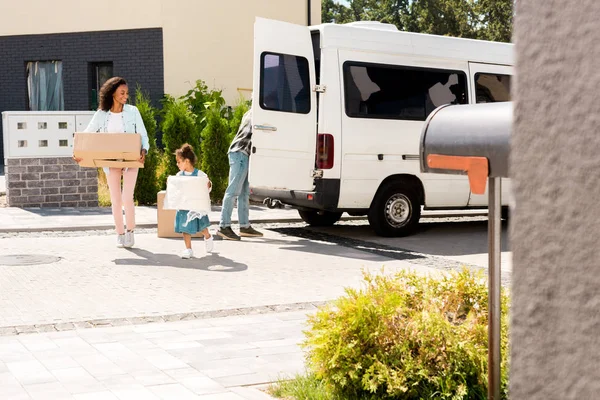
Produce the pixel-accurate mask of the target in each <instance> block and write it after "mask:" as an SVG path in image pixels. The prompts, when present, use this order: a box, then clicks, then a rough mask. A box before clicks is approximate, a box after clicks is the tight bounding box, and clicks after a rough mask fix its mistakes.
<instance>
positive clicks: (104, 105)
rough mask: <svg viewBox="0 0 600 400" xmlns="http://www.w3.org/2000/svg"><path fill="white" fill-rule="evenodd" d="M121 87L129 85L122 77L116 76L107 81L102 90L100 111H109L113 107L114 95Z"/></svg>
mask: <svg viewBox="0 0 600 400" xmlns="http://www.w3.org/2000/svg"><path fill="white" fill-rule="evenodd" d="M121 85H127V81H126V80H125V79H123V78H121V77H118V76H115V77H113V78H110V79H109V80H107V81H106V82H105V83H104V85H102V87H101V88H100V106H99V107H98V109H100V110H102V111H108V110H110V109H111V107H112V105H113V94H115V91H116V90H117V88H118V87H119V86H121Z"/></svg>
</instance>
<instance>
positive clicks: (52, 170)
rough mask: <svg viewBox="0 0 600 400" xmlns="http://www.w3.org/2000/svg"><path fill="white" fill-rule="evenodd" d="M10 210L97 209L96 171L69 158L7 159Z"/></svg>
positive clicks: (7, 197) (7, 191) (7, 189)
mask: <svg viewBox="0 0 600 400" xmlns="http://www.w3.org/2000/svg"><path fill="white" fill-rule="evenodd" d="M6 161H7V165H6V170H5V173H6V199H7V203H8V205H9V206H10V207H97V206H98V172H97V170H96V169H95V168H81V167H80V166H79V165H77V164H76V163H75V161H73V160H72V159H71V158H70V157H53V158H16V159H8V160H6Z"/></svg>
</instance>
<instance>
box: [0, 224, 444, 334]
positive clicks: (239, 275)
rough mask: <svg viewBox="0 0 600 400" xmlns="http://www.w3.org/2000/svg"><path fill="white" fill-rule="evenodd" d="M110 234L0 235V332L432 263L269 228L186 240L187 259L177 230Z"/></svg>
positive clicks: (230, 301)
mask: <svg viewBox="0 0 600 400" xmlns="http://www.w3.org/2000/svg"><path fill="white" fill-rule="evenodd" d="M213 229H214V228H213ZM28 235H29V236H28ZM115 243H116V240H115V236H114V235H113V234H112V233H111V232H110V231H106V233H105V234H102V233H101V232H90V233H88V234H84V235H82V234H81V233H80V232H72V233H71V234H70V236H64V235H61V234H56V233H48V234H36V235H35V236H31V234H27V235H23V236H15V237H7V238H6V239H2V240H0V287H1V288H2V290H1V291H0V328H3V329H0V331H6V329H4V328H7V329H8V328H9V327H10V329H11V330H13V332H14V329H16V328H15V327H20V328H18V329H21V330H24V331H28V330H30V329H29V328H30V327H32V326H36V325H42V326H43V329H45V328H46V327H45V325H48V324H56V323H72V322H86V321H96V320H103V321H105V320H111V319H122V318H136V317H142V316H149V317H152V316H161V315H174V314H182V313H201V312H207V311H214V310H232V309H238V308H249V307H261V306H270V305H280V304H296V303H307V302H308V303H312V302H322V301H329V300H332V299H335V298H337V297H338V296H340V295H342V294H344V288H345V287H357V286H359V285H360V284H361V282H362V272H363V271H373V272H379V271H380V270H381V269H382V267H384V266H385V271H386V273H393V272H395V271H398V270H402V269H415V270H419V271H423V272H428V271H436V270H435V269H433V268H428V267H426V266H423V265H415V264H416V263H415V264H413V263H411V258H410V256H409V257H408V258H406V259H391V258H388V257H385V256H383V255H381V254H374V253H369V252H365V251H362V250H360V249H353V248H349V247H342V246H338V245H335V244H332V243H328V242H320V241H314V240H308V239H303V238H299V237H295V236H286V235H282V234H279V233H277V232H274V231H269V230H266V231H265V237H264V238H260V239H247V238H244V240H242V241H240V242H232V241H215V249H214V251H215V252H214V253H213V254H211V255H206V256H205V252H204V248H203V247H204V246H203V241H202V240H194V241H193V248H194V252H195V255H196V257H198V258H194V259H191V260H183V259H181V258H180V256H179V255H180V253H181V251H182V250H183V248H184V244H183V240H182V239H181V238H177V239H160V238H158V237H157V236H156V232H154V233H147V234H141V233H138V234H136V247H135V248H133V249H118V248H116V247H115ZM11 264H12V265H11ZM28 327H29V328H28ZM0 333H1V332H0ZM4 333H5V334H6V333H10V332H4Z"/></svg>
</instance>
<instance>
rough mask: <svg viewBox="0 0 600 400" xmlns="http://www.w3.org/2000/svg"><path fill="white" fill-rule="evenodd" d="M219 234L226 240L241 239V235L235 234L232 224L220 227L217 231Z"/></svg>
mask: <svg viewBox="0 0 600 400" xmlns="http://www.w3.org/2000/svg"><path fill="white" fill-rule="evenodd" d="M216 235H217V236H219V237H222V238H223V239H225V240H240V237H239V236H238V235H236V234H235V232H234V231H233V230H232V229H231V227H230V226H228V227H227V228H219V230H218V231H217V233H216Z"/></svg>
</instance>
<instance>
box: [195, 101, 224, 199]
mask: <svg viewBox="0 0 600 400" xmlns="http://www.w3.org/2000/svg"><path fill="white" fill-rule="evenodd" d="M221 99H222V98H221ZM224 103H225V102H224V101H220V100H218V99H217V100H216V101H213V102H211V103H207V104H206V111H205V114H204V115H205V127H204V130H203V131H202V144H201V147H202V168H201V169H202V171H204V172H205V173H206V174H207V175H208V177H209V178H210V180H211V181H212V185H213V186H212V191H211V193H210V194H211V199H212V200H213V201H217V202H219V201H221V200H222V199H223V195H224V194H225V189H227V182H228V176H229V159H228V157H227V150H228V149H229V144H230V140H229V136H230V135H229V133H230V132H229V122H228V121H227V119H226V118H225V117H224V116H223V113H224V109H223V105H224Z"/></svg>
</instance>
